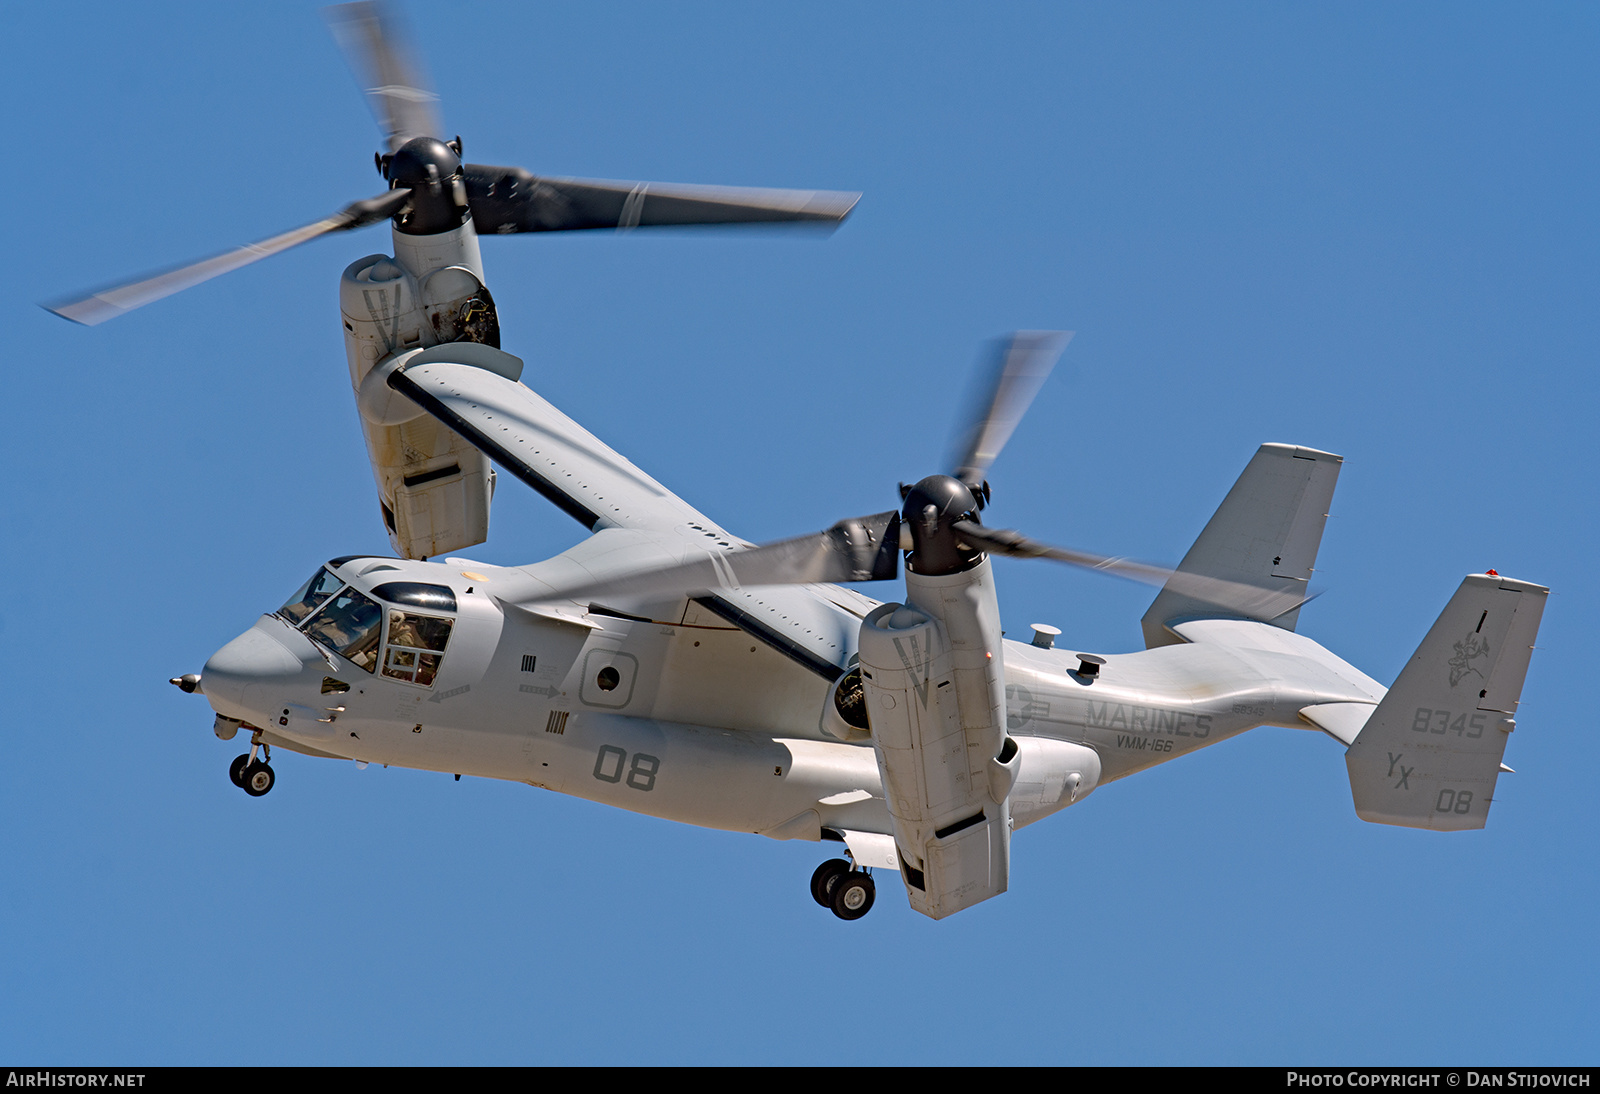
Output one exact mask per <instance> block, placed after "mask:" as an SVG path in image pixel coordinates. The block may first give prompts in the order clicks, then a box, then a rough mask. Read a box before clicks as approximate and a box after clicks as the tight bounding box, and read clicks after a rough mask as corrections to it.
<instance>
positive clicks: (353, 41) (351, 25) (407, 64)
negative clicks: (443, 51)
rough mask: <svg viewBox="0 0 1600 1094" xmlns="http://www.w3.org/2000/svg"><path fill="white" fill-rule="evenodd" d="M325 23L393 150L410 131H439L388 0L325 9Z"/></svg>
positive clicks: (431, 100) (434, 99) (433, 99)
mask: <svg viewBox="0 0 1600 1094" xmlns="http://www.w3.org/2000/svg"><path fill="white" fill-rule="evenodd" d="M326 15H327V19H328V25H329V27H330V28H331V29H332V30H333V36H334V38H335V39H336V40H337V41H338V43H339V48H340V49H342V50H343V51H344V57H345V61H346V62H347V63H348V64H349V65H350V71H351V72H353V73H355V77H356V82H357V83H359V84H360V85H361V89H362V90H363V91H365V92H366V95H367V105H368V106H369V107H371V108H372V116H373V118H375V119H376V120H377V122H378V128H379V129H381V130H382V131H383V136H384V139H385V140H386V141H388V142H389V151H391V152H394V151H397V150H398V149H399V148H400V146H401V145H403V144H405V143H406V141H409V140H411V139H412V138H413V137H441V134H442V133H443V132H444V130H443V129H441V128H440V126H439V114H438V111H437V109H436V108H435V104H436V103H438V101H439V96H437V95H435V94H434V93H433V90H432V88H431V87H430V86H429V83H428V78H427V76H426V75H424V73H423V69H422V66H421V64H420V63H419V62H418V61H417V60H416V54H415V53H413V52H412V51H411V50H410V49H408V48H407V39H406V34H405V32H404V30H403V29H402V24H401V22H400V20H399V19H398V18H397V17H396V16H395V14H394V12H393V11H392V10H390V8H389V6H388V5H387V4H383V3H377V2H373V0H368V2H366V3H359V4H340V5H338V6H337V7H332V8H329V9H327V12H326Z"/></svg>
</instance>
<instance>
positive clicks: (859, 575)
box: [529, 509, 900, 603]
mask: <svg viewBox="0 0 1600 1094" xmlns="http://www.w3.org/2000/svg"><path fill="white" fill-rule="evenodd" d="M899 571H900V514H899V513H898V512H896V511H894V510H892V509H891V510H890V511H889V512H887V513H875V514H873V515H872V516H870V517H858V518H856V519H854V520H841V521H840V522H839V523H838V524H835V525H834V526H833V527H832V528H829V529H828V530H827V531H825V532H813V533H811V534H810V535H805V536H796V537H795V538H794V539H785V540H780V541H779V542H777V543H768V544H766V545H764V546H760V547H748V548H745V549H744V550H740V551H729V552H723V553H717V554H708V555H704V556H702V557H700V558H697V559H694V560H692V561H689V562H683V563H678V564H676V565H672V566H664V567H661V568H660V569H656V570H647V571H645V572H643V573H637V574H631V575H628V576H625V577H620V578H613V579H600V580H595V581H586V582H582V583H580V584H575V585H569V586H565V587H558V588H556V589H553V590H551V591H550V592H549V593H545V594H541V595H540V596H539V597H538V601H537V602H538V603H548V602H549V601H552V600H577V601H579V602H581V603H587V602H588V601H590V600H594V599H597V598H602V597H603V598H605V599H608V600H609V599H618V600H621V599H631V598H635V597H641V596H652V595H656V594H660V595H663V596H700V595H703V594H705V593H709V592H715V591H716V590H718V589H736V588H742V587H745V586H750V585H814V584H825V585H831V584H835V583H838V582H843V581H886V580H888V579H890V578H892V577H894V576H895V575H896V574H898V573H899ZM529 603H533V601H529Z"/></svg>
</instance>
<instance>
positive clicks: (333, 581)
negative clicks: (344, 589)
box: [278, 569, 344, 626]
mask: <svg viewBox="0 0 1600 1094" xmlns="http://www.w3.org/2000/svg"><path fill="white" fill-rule="evenodd" d="M343 584H344V582H342V581H340V580H339V579H338V578H336V577H334V576H333V575H332V574H330V573H329V572H328V571H327V570H325V569H323V570H318V571H317V572H316V573H314V574H312V575H311V580H310V581H308V582H306V583H305V584H304V585H302V586H300V591H299V592H297V593H295V594H294V595H293V596H291V597H290V598H289V603H287V604H285V605H284V606H283V607H281V608H279V609H278V614H279V615H281V616H282V617H283V618H284V619H287V620H288V621H289V622H290V623H291V624H293V625H295V626H299V625H300V622H301V620H303V619H305V617H306V616H308V615H310V614H311V613H312V612H314V611H316V610H317V609H318V608H319V607H321V605H322V602H323V601H324V600H326V599H328V597H330V596H332V595H333V594H334V593H336V592H338V591H339V588H340V586H342V585H343Z"/></svg>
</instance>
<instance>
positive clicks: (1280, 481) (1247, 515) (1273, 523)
mask: <svg viewBox="0 0 1600 1094" xmlns="http://www.w3.org/2000/svg"><path fill="white" fill-rule="evenodd" d="M1343 462H1344V458H1343V457H1342V456H1335V455H1333V454H1332V453H1329V452H1318V451H1317V450H1316V449H1313V448H1297V447H1295V446H1294V445H1288V444H1264V445H1262V446H1261V447H1260V448H1259V449H1258V450H1257V451H1256V454H1255V455H1254V456H1253V457H1252V458H1251V460H1250V462H1249V464H1247V465H1246V466H1245V469H1244V472H1243V474H1241V475H1240V476H1239V481H1238V482H1236V483H1234V484H1233V489H1232V490H1229V491H1228V496H1227V497H1226V498H1224V499H1223V502H1222V505H1221V506H1220V507H1218V509H1217V511H1216V513H1214V514H1213V515H1212V517H1211V520H1210V521H1209V522H1208V523H1207V524H1206V527H1205V530H1204V531H1203V532H1201V533H1200V538H1199V539H1197V540H1195V542H1194V546H1193V547H1191V548H1189V553H1188V554H1186V555H1184V556H1183V562H1182V563H1181V564H1180V565H1179V566H1178V573H1179V574H1184V575H1190V576H1192V577H1201V578H1210V579H1219V581H1220V582H1222V583H1227V584H1226V585H1224V584H1218V586H1217V587H1218V588H1224V589H1225V588H1227V587H1228V586H1229V585H1231V586H1232V587H1233V588H1235V589H1237V590H1239V594H1238V595H1237V596H1236V597H1234V598H1232V599H1230V598H1229V597H1228V596H1226V595H1221V596H1218V595H1212V596H1210V597H1209V598H1208V599H1205V600H1201V599H1198V598H1197V597H1195V596H1193V595H1189V589H1188V588H1187V587H1186V585H1185V582H1183V581H1181V580H1176V579H1175V580H1173V581H1170V582H1169V583H1168V585H1167V586H1166V587H1165V588H1164V589H1162V590H1161V593H1160V594H1159V595H1158V596H1157V597H1156V599H1155V602H1154V603H1152V604H1151V605H1150V610H1149V611H1147V612H1145V613H1144V620H1143V623H1144V641H1145V645H1146V646H1148V647H1150V648H1152V649H1153V648H1155V647H1156V646H1167V645H1171V644H1173V643H1175V642H1177V641H1179V639H1178V638H1177V637H1176V636H1175V635H1173V634H1172V632H1171V631H1169V630H1168V629H1167V624H1168V623H1170V622H1172V621H1173V620H1175V619H1183V618H1192V617H1206V616H1235V617H1239V618H1244V619H1254V620H1257V621H1259V622H1262V623H1272V624H1273V625H1275V626H1279V627H1282V628H1284V629H1285V630H1291V631H1292V630H1294V628H1295V623H1296V622H1297V621H1298V619H1299V616H1300V611H1299V607H1298V605H1299V604H1300V603H1301V602H1303V601H1304V600H1305V598H1306V587H1307V585H1308V583H1309V582H1310V580H1311V571H1312V567H1314V566H1315V565H1316V561H1317V548H1318V547H1320V546H1321V544H1322V528H1323V525H1324V524H1325V523H1327V519H1328V506H1329V504H1330V503H1331V502H1332V500H1333V488H1334V485H1335V484H1336V483H1337V482H1338V481H1339V465H1340V464H1342V463H1343ZM1191 584H1192V583H1191Z"/></svg>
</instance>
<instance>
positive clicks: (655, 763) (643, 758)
mask: <svg viewBox="0 0 1600 1094" xmlns="http://www.w3.org/2000/svg"><path fill="white" fill-rule="evenodd" d="M624 769H626V771H627V777H628V785H629V786H630V787H632V788H633V789H635V790H654V789H655V788H656V772H657V771H659V770H661V761H660V760H658V759H656V757H654V756H650V755H647V754H646V753H643V752H635V753H634V754H633V763H632V764H629V763H628V752H627V750H626V749H622V748H618V747H617V746H616V745H601V746H600V752H599V754H598V755H596V756H595V758H594V777H595V778H597V779H599V780H600V781H601V782H603V783H619V782H621V781H622V777H623V771H624Z"/></svg>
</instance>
